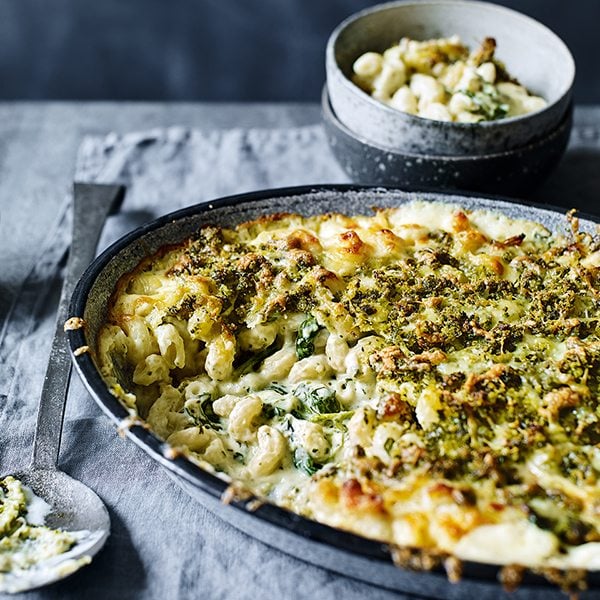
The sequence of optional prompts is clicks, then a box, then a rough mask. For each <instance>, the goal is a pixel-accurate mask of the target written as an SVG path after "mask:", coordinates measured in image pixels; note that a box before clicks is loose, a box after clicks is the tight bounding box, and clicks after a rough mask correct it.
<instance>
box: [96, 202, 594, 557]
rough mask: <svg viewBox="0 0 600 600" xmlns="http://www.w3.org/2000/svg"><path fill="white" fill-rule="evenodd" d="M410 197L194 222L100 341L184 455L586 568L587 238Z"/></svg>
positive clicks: (328, 505)
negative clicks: (233, 221)
mask: <svg viewBox="0 0 600 600" xmlns="http://www.w3.org/2000/svg"><path fill="white" fill-rule="evenodd" d="M570 221H571V225H572V231H571V232H570V233H569V234H568V235H564V236H560V235H552V234H551V233H550V232H549V231H548V230H546V229H545V228H544V227H543V226H541V225H539V224H536V223H534V222H529V221H524V220H513V219H510V218H508V217H506V216H503V215H501V214H496V213H493V212H489V211H474V212H469V211H466V210H463V209H461V208H460V207H457V206H453V205H446V204H439V203H425V202H417V203H413V204H409V205H404V206H402V207H400V208H396V209H381V210H376V211H375V213H374V214H373V215H372V216H345V215H342V214H326V215H321V216H314V217H302V216H299V215H295V214H277V215H272V216H269V217H263V218H261V219H258V220H257V221H252V222H248V223H243V224H241V225H239V226H238V227H237V228H235V229H223V228H220V227H212V226H206V227H202V228H201V229H199V230H198V232H197V233H196V234H195V235H194V236H193V237H192V238H191V239H188V240H186V241H185V242H183V243H181V244H180V245H178V246H175V247H172V246H170V247H166V248H164V249H163V250H162V251H160V252H159V253H157V254H156V255H154V256H150V257H148V258H147V259H146V260H144V261H143V262H142V263H141V264H140V265H139V266H138V267H137V268H136V269H135V270H134V271H133V272H131V273H129V274H128V275H126V276H124V277H123V278H122V280H121V281H120V283H119V285H118V287H117V289H116V291H115V293H114V296H113V298H112V304H111V308H110V312H109V314H108V316H107V319H106V323H105V325H104V326H103V328H102V330H101V332H100V335H99V340H98V344H97V360H98V363H99V366H100V369H101V372H102V374H103V376H104V378H105V380H106V382H107V384H108V385H109V387H110V390H111V391H112V393H113V394H115V395H116V396H117V397H118V398H119V399H120V400H121V401H122V402H123V403H124V405H125V406H127V407H128V408H129V410H130V411H131V412H132V414H135V415H139V416H140V417H141V418H142V419H144V420H146V421H147V423H148V425H149V426H150V427H151V429H152V430H153V431H154V432H155V433H156V434H157V435H158V436H160V437H161V438H162V439H163V440H165V441H166V442H167V443H168V444H169V445H170V446H172V447H174V448H179V449H181V450H182V451H184V452H185V453H186V454H187V455H188V457H189V458H190V459H191V460H193V461H195V462H196V463H198V464H200V465H202V466H204V467H205V468H208V469H210V470H213V471H214V472H217V473H219V474H221V476H223V477H227V478H230V479H231V480H233V481H236V482H241V483H243V484H244V485H245V486H246V487H247V488H249V489H250V490H251V491H252V492H253V493H254V494H256V495H258V496H259V497H262V498H264V499H267V500H269V501H272V502H274V503H276V504H278V505H281V506H284V507H287V508H289V509H291V510H293V511H295V512H297V513H300V514H302V515H304V516H307V517H309V518H312V519H315V520H317V521H321V522H323V523H327V524H329V525H332V526H334V527H339V528H342V529H346V530H350V531H353V532H355V533H358V534H360V535H363V536H366V537H369V538H375V539H377V540H382V541H384V542H388V543H391V544H394V545H397V546H402V547H405V546H409V547H416V548H420V549H423V550H425V551H428V552H433V553H439V554H443V555H445V554H448V555H451V556H453V557H457V558H459V559H472V560H476V561H482V562H489V563H495V564H498V563H499V564H519V565H523V566H527V567H532V568H546V567H547V568H550V567H552V568H553V567H558V568H563V569H570V568H575V567H577V568H587V569H600V483H599V477H600V445H599V442H600V427H599V420H600V408H599V404H598V394H599V390H600V371H599V366H600V336H599V333H600V328H599V323H598V320H599V313H598V306H599V302H600V268H599V267H600V239H599V238H598V237H593V236H591V235H588V234H584V233H580V232H579V231H578V229H577V222H576V219H574V218H572V217H571V219H570Z"/></svg>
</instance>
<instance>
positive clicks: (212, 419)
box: [183, 394, 221, 429]
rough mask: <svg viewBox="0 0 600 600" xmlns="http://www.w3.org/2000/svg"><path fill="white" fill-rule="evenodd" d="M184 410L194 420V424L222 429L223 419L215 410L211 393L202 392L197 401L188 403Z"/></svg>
mask: <svg viewBox="0 0 600 600" xmlns="http://www.w3.org/2000/svg"><path fill="white" fill-rule="evenodd" d="M183 410H184V412H185V414H186V415H187V416H188V417H190V418H191V419H192V420H193V421H194V425H197V426H198V427H205V426H208V427H212V428H213V429H221V419H220V417H219V415H218V414H217V413H216V412H215V411H214V410H213V399H212V396H211V395H210V394H201V395H200V396H198V399H197V400H196V402H193V403H192V402H190V403H188V404H187V406H186V407H185V408H184V409H183Z"/></svg>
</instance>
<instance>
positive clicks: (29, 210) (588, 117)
mask: <svg viewBox="0 0 600 600" xmlns="http://www.w3.org/2000/svg"><path fill="white" fill-rule="evenodd" d="M319 122H320V111H319V108H318V106H317V105H316V104H315V105H313V104H207V103H189V104H158V103H110V102H109V103H22V102H17V103H4V104H0V332H1V331H2V326H3V323H4V325H5V326H6V322H7V321H8V320H7V319H6V316H7V315H8V314H9V311H10V309H11V306H12V305H13V303H14V300H15V298H17V297H18V295H19V293H20V291H21V290H22V286H23V283H24V281H25V279H26V277H27V275H28V273H30V267H32V266H33V264H34V261H35V260H36V258H37V257H38V255H39V249H40V247H42V245H43V242H44V239H45V237H46V235H47V231H48V228H49V227H50V225H51V223H52V222H54V220H55V219H56V215H57V213H58V212H59V210H60V207H61V206H62V205H63V203H64V200H65V197H66V196H67V195H68V193H69V191H70V188H71V184H72V180H73V176H74V173H75V158H76V153H77V149H78V147H79V144H80V143H81V140H82V139H83V137H84V136H85V135H90V134H95V135H105V134H107V133H108V132H111V131H114V132H117V133H125V132H129V131H135V130H145V129H149V128H154V127H169V126H175V125H176V126H183V127H186V128H194V129H199V130H202V131H214V130H227V129H231V128H242V129H252V128H267V129H285V128H293V127H301V126H309V125H318V124H319ZM308 177H309V176H308ZM306 183H310V180H307V181H306ZM599 198H600V107H578V108H577V109H576V112H575V128H574V133H573V143H572V146H571V148H570V149H569V151H568V153H567V155H566V156H565V158H564V159H563V161H562V163H561V164H560V165H559V167H558V169H557V171H556V172H555V173H554V174H553V175H552V177H551V178H550V179H549V180H548V181H547V182H546V183H545V184H544V185H543V186H542V187H541V188H540V189H539V190H538V191H537V192H536V193H535V194H534V195H533V196H532V197H531V198H530V199H531V200H536V201H539V202H547V203H550V204H557V205H562V206H566V207H576V208H579V209H581V210H585V211H587V212H591V213H596V214H598V213H600V202H599ZM59 283H60V278H59V276H58V275H57V276H56V277H55V280H54V281H53V282H52V285H49V286H48V289H49V293H48V294H47V296H46V297H44V298H42V299H41V301H40V302H41V307H40V308H39V310H40V311H41V312H42V313H45V314H46V315H47V316H48V317H49V318H48V319H46V321H47V322H51V318H50V317H51V315H52V314H53V312H54V310H55V306H56V302H57V293H56V290H57V289H58V287H59ZM44 327H45V328H46V329H47V331H46V330H45V329H44ZM44 327H42V331H40V332H39V335H38V336H37V337H34V338H32V339H36V340H47V344H48V347H49V342H50V327H47V326H44ZM0 337H1V336H0ZM39 343H41V344H42V345H43V344H45V343H46V341H43V342H39ZM42 350H43V349H42ZM19 364H20V365H24V366H23V371H22V372H20V373H19V372H18V373H16V375H15V381H17V384H14V385H18V381H19V379H27V380H28V385H29V389H41V384H42V378H43V372H44V367H45V364H44V363H43V362H40V364H28V362H27V361H21V362H20V363H19ZM1 366H2V365H1V364H0V367H1ZM3 383H4V382H2V381H0V385H2V384H3ZM74 386H75V387H77V386H79V388H80V389H79V393H82V390H81V384H80V383H79V382H78V381H75V382H74ZM4 388H5V386H4V385H3V387H2V388H0V472H3V471H4V470H5V469H8V468H11V467H13V468H14V466H16V465H12V464H9V465H7V464H3V462H2V460H3V457H6V456H12V460H14V459H15V456H14V453H13V454H12V455H11V454H10V453H8V452H7V451H6V448H3V445H4V444H7V443H8V442H7V440H11V443H15V440H17V442H16V443H17V447H18V448H22V449H23V450H22V452H23V456H22V461H23V462H24V461H25V460H26V459H27V456H26V454H25V451H26V450H25V449H27V448H28V447H29V446H30V443H31V435H32V432H31V431H24V430H23V429H19V423H11V422H7V421H6V419H5V420H4V421H3V420H2V411H3V409H4V403H5V401H6V400H7V398H8V395H7V394H4ZM22 401H23V402H29V403H30V404H33V406H29V407H28V408H27V409H26V410H29V411H33V410H34V409H35V406H34V404H35V398H30V399H27V400H25V399H23V400H22ZM90 403H91V400H90ZM98 414H99V413H98ZM84 424H85V423H84ZM2 427H11V428H12V429H11V435H5V431H2V429H1V428H2ZM89 427H96V428H98V427H99V428H101V429H102V428H104V427H106V429H108V428H109V427H111V426H109V425H108V423H106V424H104V421H102V420H100V419H99V420H98V421H94V422H93V423H92V422H90V424H89ZM15 431H16V432H17V434H15V433H14V432H15ZM102 431H104V430H103V429H102ZM75 433H77V432H73V431H71V430H70V429H69V428H67V432H66V435H65V439H67V440H69V441H68V443H66V444H65V448H64V449H63V455H62V457H61V462H62V463H63V465H64V467H65V470H67V471H68V472H70V473H71V474H73V475H75V476H77V477H80V478H83V479H84V480H85V478H86V472H85V471H82V469H81V467H80V466H79V465H80V464H81V462H82V460H81V457H82V456H84V455H87V458H88V462H89V456H90V454H92V455H93V452H94V450H95V449H94V448H89V447H81V446H78V445H77V439H78V438H77V437H76V436H75ZM15 436H16V437H15ZM73 436H75V440H73V439H72V438H73ZM123 444H129V445H131V444H130V442H126V441H123ZM130 452H137V454H135V457H136V462H135V464H131V463H123V462H122V461H121V462H119V460H118V459H115V457H107V456H103V455H102V454H99V455H98V456H97V457H95V461H96V465H97V473H95V474H94V477H95V479H94V478H92V481H96V482H99V481H100V482H105V483H104V484H98V485H101V487H102V489H100V490H98V491H99V492H100V493H101V495H104V497H105V498H106V499H107V501H108V504H109V510H110V512H111V518H112V521H113V530H112V535H111V538H110V540H109V542H108V544H107V547H106V548H105V550H103V552H102V553H101V554H100V555H99V556H98V557H97V559H96V560H95V561H94V563H93V564H92V565H91V566H90V567H88V568H86V569H85V570H83V571H82V572H80V573H78V574H76V575H75V576H73V577H71V578H70V579H68V580H67V581H65V582H62V583H59V584H56V585H54V586H51V587H49V588H47V589H44V590H41V591H38V592H34V593H31V594H27V595H26V597H27V598H36V599H38V598H39V599H41V598H82V597H86V598H90V599H91V598H157V599H158V598H161V599H162V598H187V597H189V598H194V597H196V596H199V595H202V596H204V597H206V598H220V597H227V598H253V597H257V596H259V597H261V598H313V597H316V598H334V597H337V596H343V597H344V598H364V597H370V598H393V597H406V596H401V595H394V594H392V593H391V592H387V591H384V590H380V589H377V588H374V587H372V586H370V585H367V584H364V583H361V582H357V581H353V580H351V579H348V578H345V577H342V576H338V575H334V574H331V573H328V572H326V571H324V570H321V569H318V568H315V567H309V566H307V565H305V564H304V563H302V562H301V561H299V560H297V559H294V558H291V557H289V556H286V555H284V554H282V553H280V552H278V551H276V550H272V549H270V548H268V547H267V546H265V545H263V544H261V543H260V542H258V541H255V540H252V539H250V538H248V537H247V536H245V535H244V534H243V533H241V532H239V531H237V530H234V529H233V528H232V527H230V526H228V525H227V524H225V523H223V522H221V521H219V520H217V519H216V517H214V516H213V515H211V514H210V513H208V512H207V511H206V510H204V509H203V508H202V507H200V506H199V505H196V504H195V503H194V502H193V501H192V500H191V499H189V498H188V497H187V496H186V495H185V494H184V493H183V492H182V491H181V490H179V489H178V488H177V487H176V486H174V485H173V483H172V481H171V480H170V479H169V478H168V477H167V476H166V475H165V474H164V472H162V471H161V470H160V469H158V468H156V465H155V464H154V463H152V462H151V461H150V459H148V458H147V457H146V456H145V455H144V454H143V453H142V452H141V451H137V450H136V449H134V450H133V451H130ZM21 464H22V463H21ZM117 468H119V469H126V470H128V473H130V478H131V486H130V487H129V488H123V489H118V490H113V489H111V487H110V474H111V471H112V470H113V469H117ZM140 492H143V493H144V494H148V495H149V496H151V497H152V498H153V500H154V501H155V502H156V504H157V509H156V512H152V513H149V514H147V515H144V516H143V519H142V520H143V521H144V522H145V523H147V525H146V527H142V526H140V524H139V523H140V519H141V517H140V516H139V515H137V516H136V520H132V519H131V518H130V517H131V515H129V514H127V513H126V512H123V511H122V510H120V508H119V507H120V506H131V503H132V502H135V498H134V496H135V494H139V493H140ZM166 496H168V503H169V505H170V506H175V507H177V509H176V510H172V511H170V513H169V514H166V515H165V514H161V513H160V510H159V506H160V501H161V498H165V497H166ZM207 528H209V529H210V528H214V529H215V530H216V531H218V537H217V538H215V537H214V536H212V537H210V536H208V538H207V536H206V535H202V532H203V531H206V529H207ZM157 530H158V538H160V537H161V535H162V537H164V539H165V542H164V544H162V545H161V546H160V547H156V546H157V545H156V544H155V543H154V540H156V539H157V533H156V532H157ZM161 532H162V534H161ZM195 539H198V543H197V546H196V547H195V546H194V540H195ZM207 539H208V540H209V541H208V542H207V541H206V540H207ZM178 540H179V541H180V542H181V543H178ZM180 548H186V553H185V555H181V554H182V553H181V552H180ZM189 548H195V551H194V553H193V555H191V556H190V552H189ZM174 565H177V568H175V569H174Z"/></svg>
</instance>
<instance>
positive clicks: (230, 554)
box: [0, 127, 399, 600]
mask: <svg viewBox="0 0 600 600" xmlns="http://www.w3.org/2000/svg"><path fill="white" fill-rule="evenodd" d="M76 179H78V180H81V181H97V182H106V183H108V182H123V183H126V184H127V186H128V194H127V197H126V200H125V203H124V205H123V209H122V211H121V213H120V214H119V215H117V216H114V217H111V218H110V219H109V221H108V222H107V225H106V229H105V232H104V234H103V236H102V240H101V247H105V246H106V245H107V244H109V243H111V242H112V241H114V240H115V239H117V238H118V237H120V236H121V235H123V234H124V233H126V232H127V231H129V230H131V229H132V228H133V227H135V226H137V225H140V224H141V223H143V222H146V221H148V220H150V219H152V218H154V217H155V216H158V215H160V214H163V213H166V212H169V211H171V210H175V209H177V208H181V207H183V206H187V205H191V204H193V203H197V202H202V201H206V200H209V199H212V198H215V197H217V196H222V195H227V194H233V193H237V192H244V191H251V190H254V189H260V188H266V187H280V186H288V185H296V184H303V183H319V182H343V181H346V178H345V176H344V175H343V173H342V172H341V170H340V169H339V167H338V166H337V164H336V163H335V161H334V160H333V158H332V156H331V155H330V153H329V150H328V148H327V144H326V141H325V138H324V134H323V131H322V129H321V128H320V127H307V128H298V129H287V130H251V131H244V130H227V131H219V132H210V133H203V132H200V131H189V130H185V129H181V128H171V129H166V130H155V131H148V132H142V133H132V134H128V135H124V136H116V135H109V136H107V137H103V138H100V137H90V138H86V139H85V140H84V141H83V143H82V145H81V148H80V151H79V154H78V160H77V169H76ZM69 228H70V212H69V199H65V202H64V204H63V206H62V209H61V210H60V211H59V214H57V215H56V218H55V221H54V224H53V225H52V226H51V227H50V228H49V230H48V235H47V238H46V242H45V243H44V244H43V245H42V247H41V248H39V249H38V250H37V256H38V259H37V260H36V261H34V266H33V268H32V269H31V271H30V272H29V274H28V275H27V276H26V277H25V280H24V283H23V285H22V288H21V291H20V295H19V298H18V301H17V302H16V303H15V304H14V305H13V307H12V309H11V311H10V312H9V314H8V315H7V316H6V319H5V322H4V327H3V328H2V330H1V332H0V386H1V387H0V432H1V433H0V435H1V438H0V464H1V465H2V467H3V469H5V470H10V469H13V468H18V467H21V466H23V465H24V464H25V462H26V460H27V458H28V456H29V451H30V448H31V440H32V432H33V427H34V423H35V414H36V408H37V398H38V394H39V390H40V389H41V386H42V379H43V371H44V367H45V361H46V357H47V353H48V351H49V346H50V337H51V334H52V329H53V321H54V310H55V306H56V301H57V294H58V289H59V285H60V270H61V268H62V266H63V261H64V256H65V251H66V249H67V247H68V243H69ZM60 462H61V467H62V468H63V469H64V470H65V471H66V472H67V473H69V474H71V475H73V476H74V477H76V478H78V479H81V480H82V481H83V482H85V483H86V484H87V485H89V486H90V487H92V488H93V489H94V490H95V491H96V492H98V494H99V495H100V496H101V497H102V498H103V499H104V501H105V502H106V504H107V506H108V509H109V512H110V516H111V520H112V533H111V536H110V538H109V541H108V543H107V546H106V547H105V548H104V550H103V551H102V552H101V553H100V554H99V555H98V556H97V557H96V558H95V559H94V561H93V563H92V565H90V566H89V567H86V568H85V569H82V570H81V571H80V572H79V573H77V574H75V575H74V576H72V577H70V578H69V579H67V580H65V581H63V582H60V583H58V584H55V585H53V586H51V587H49V588H46V589H43V590H40V591H37V592H31V593H28V594H24V595H23V596H22V597H23V598H36V599H39V598H57V599H58V598H60V599H71V598H72V599H80V598H86V599H88V600H91V599H95V598H98V599H100V598H101V599H104V598H119V599H128V598H144V599H146V598H149V599H154V598H156V599H161V600H171V599H173V600H175V599H188V598H190V599H191V598H197V597H200V596H201V597H203V598H233V599H237V598H240V599H242V598H257V597H260V598H315V597H317V598H337V597H344V598H347V599H350V600H351V599H353V598H356V599H360V598H365V597H367V596H369V597H371V596H372V597H377V598H388V597H389V598H398V597H399V596H398V595H396V594H391V593H388V592H385V591H383V590H378V589H376V588H373V587H371V586H369V585H367V584H363V583H360V582H356V581H353V580H351V579H348V578H345V577H341V576H338V575H334V574H331V573H329V572H327V571H325V570H322V569H319V568H316V567H312V566H310V565H307V564H306V563H304V562H301V561H299V560H296V559H294V558H291V557H289V556H287V555H285V554H283V553H281V552H278V551H276V550H273V549H271V548H269V547H267V546H265V545H264V544H262V543H261V542H258V541H256V540H254V539H252V538H250V537H248V536H247V535H245V534H244V533H242V532H240V531H238V530H236V529H234V528H233V527H232V526H230V525H229V524H227V523H226V522H225V521H223V520H221V519H219V518H217V517H215V516H214V515H213V514H212V513H210V512H209V511H207V510H206V509H205V508H204V507H203V506H202V505H201V504H199V503H197V502H196V501H194V500H192V499H191V498H190V497H189V496H187V495H186V494H185V493H184V492H183V491H182V490H180V488H179V487H178V486H177V485H175V484H174V483H173V481H172V480H171V479H170V478H169V477H168V476H167V475H166V474H165V472H164V471H163V470H162V469H161V468H160V467H158V466H157V464H156V463H155V462H153V461H152V460H151V459H150V458H148V457H147V456H146V454H145V453H144V452H143V451H142V450H140V449H139V448H137V447H136V446H135V445H134V444H133V443H132V442H131V441H129V440H126V439H122V438H121V437H119V435H117V432H116V430H115V427H114V426H113V425H112V423H110V422H109V420H108V419H107V418H106V417H105V416H103V415H102V414H101V413H100V410H99V409H98V408H97V407H96V405H95V404H94V402H93V401H92V399H91V398H90V396H89V394H88V393H87V391H86V390H85V389H84V388H83V385H82V383H81V382H80V381H79V378H78V377H77V376H76V375H74V376H73V379H72V384H71V390H70V393H69V400H68V405H67V415H66V419H65V429H64V435H63V445H62V450H61V459H60Z"/></svg>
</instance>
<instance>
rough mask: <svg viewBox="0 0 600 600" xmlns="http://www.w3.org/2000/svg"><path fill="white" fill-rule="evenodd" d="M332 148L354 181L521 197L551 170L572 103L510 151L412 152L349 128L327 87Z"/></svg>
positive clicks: (327, 124)
mask: <svg viewBox="0 0 600 600" xmlns="http://www.w3.org/2000/svg"><path fill="white" fill-rule="evenodd" d="M321 103H322V111H323V120H324V122H325V131H326V134H327V140H328V142H329V145H330V147H331V150H332V152H333V154H334V156H335V157H336V159H337V161H338V162H339V163H340V166H341V167H342V168H343V169H344V170H345V171H346V173H347V174H348V175H349V177H350V179H351V180H352V181H355V182H359V183H370V184H383V185H401V186H411V187H417V188H440V189H441V188H448V189H463V190H473V191H478V192H487V193H493V194H505V195H509V196H520V195H524V194H526V193H527V192H530V191H531V190H533V189H534V188H535V187H537V186H538V185H539V184H541V183H542V182H543V181H544V179H545V178H546V177H547V176H548V175H550V173H551V172H552V170H553V169H554V167H555V166H556V164H557V163H558V161H559V160H560V158H561V157H562V155H563V154H564V151H565V149H566V147H567V144H568V142H569V135H570V132H571V124H572V113H573V109H572V106H569V107H568V108H567V111H566V113H565V115H564V116H563V119H562V121H561V122H560V123H559V124H558V126H557V127H556V128H555V129H554V130H553V131H551V132H550V133H549V134H547V135H546V136H544V137H543V138H540V139H538V140H536V141H535V142H532V143H530V144H528V145H525V146H522V147H518V148H514V149H512V150H510V151H506V152H499V153H495V154H481V155H475V156H466V155H465V156H439V155H427V154H414V153H409V152H403V151H399V150H393V149H390V148H385V147H383V146H381V145H378V144H375V143H374V142H372V141H369V140H367V139H366V138H364V137H362V136H360V135H358V134H356V133H354V132H352V131H351V130H350V129H349V128H348V127H346V126H345V125H344V124H343V123H342V122H341V121H340V120H339V119H338V117H337V116H336V114H335V113H334V112H333V108H332V106H331V104H330V102H329V98H328V94H327V89H324V90H323V96H322V99H321Z"/></svg>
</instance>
